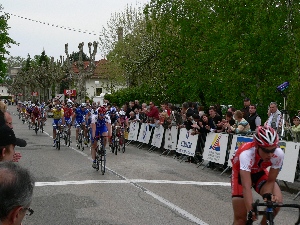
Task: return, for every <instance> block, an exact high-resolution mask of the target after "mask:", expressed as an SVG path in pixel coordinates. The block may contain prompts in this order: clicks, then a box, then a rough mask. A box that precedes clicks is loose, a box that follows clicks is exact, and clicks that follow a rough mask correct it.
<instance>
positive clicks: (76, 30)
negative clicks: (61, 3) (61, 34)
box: [0, 10, 100, 36]
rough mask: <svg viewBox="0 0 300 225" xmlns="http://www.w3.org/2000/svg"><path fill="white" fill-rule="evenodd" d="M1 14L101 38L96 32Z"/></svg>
mask: <svg viewBox="0 0 300 225" xmlns="http://www.w3.org/2000/svg"><path fill="white" fill-rule="evenodd" d="M0 13H5V14H8V15H10V16H14V17H18V18H21V19H25V20H29V21H32V22H36V23H40V24H43V25H47V26H52V27H55V28H60V29H64V30H69V31H74V32H79V33H83V34H90V35H94V36H100V33H97V32H95V31H88V30H82V29H77V28H72V27H67V26H61V25H57V24H51V23H48V22H43V21H40V20H35V19H31V18H28V17H24V16H20V15H16V14H13V13H8V12H4V11H2V10H0Z"/></svg>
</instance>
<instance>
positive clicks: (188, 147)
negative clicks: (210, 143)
mask: <svg viewBox="0 0 300 225" xmlns="http://www.w3.org/2000/svg"><path fill="white" fill-rule="evenodd" d="M191 132H192V130H187V129H185V128H181V129H180V134H179V139H178V143H177V149H176V152H178V153H181V154H184V155H188V156H195V151H196V145H197V140H198V135H191Z"/></svg>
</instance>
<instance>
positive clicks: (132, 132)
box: [128, 122, 140, 141]
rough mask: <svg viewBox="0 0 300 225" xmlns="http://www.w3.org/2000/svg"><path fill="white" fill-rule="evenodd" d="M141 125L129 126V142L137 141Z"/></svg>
mask: <svg viewBox="0 0 300 225" xmlns="http://www.w3.org/2000/svg"><path fill="white" fill-rule="evenodd" d="M139 124H140V123H138V122H131V123H130V126H129V134H128V140H129V141H136V140H137V135H138V132H139Z"/></svg>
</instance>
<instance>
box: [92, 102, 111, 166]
mask: <svg viewBox="0 0 300 225" xmlns="http://www.w3.org/2000/svg"><path fill="white" fill-rule="evenodd" d="M108 123H110V118H109V116H108V115H107V114H106V109H105V107H103V106H102V107H99V108H98V109H97V115H95V114H93V115H92V121H91V126H92V147H91V155H92V159H93V165H92V166H93V168H97V163H96V148H97V141H98V140H99V138H100V137H99V135H100V136H103V137H104V139H103V145H104V148H105V147H106V143H107V135H108V133H107V132H108V129H107V124H108Z"/></svg>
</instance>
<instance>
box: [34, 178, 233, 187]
mask: <svg viewBox="0 0 300 225" xmlns="http://www.w3.org/2000/svg"><path fill="white" fill-rule="evenodd" d="M130 183H147V184H181V185H187V184H190V185H198V186H224V187H229V186H230V183H226V182H198V181H174V180H143V179H126V180H78V181H54V182H36V183H35V186H36V187H43V186H64V185H80V184H130Z"/></svg>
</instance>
